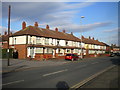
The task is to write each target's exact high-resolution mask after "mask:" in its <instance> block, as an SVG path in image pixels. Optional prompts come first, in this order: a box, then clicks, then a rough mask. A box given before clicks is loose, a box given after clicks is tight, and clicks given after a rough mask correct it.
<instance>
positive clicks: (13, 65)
mask: <svg viewBox="0 0 120 90" xmlns="http://www.w3.org/2000/svg"><path fill="white" fill-rule="evenodd" d="M99 58H100V57H99ZM94 59H95V58H84V59H82V60H81V59H80V60H79V61H81V62H85V61H87V60H94ZM79 61H78V62H79ZM0 62H1V63H2V64H0V68H2V70H0V73H1V72H2V73H8V72H14V71H19V70H26V69H31V68H38V67H45V66H55V65H56V66H57V65H63V64H66V63H70V62H71V61H69V60H65V59H50V60H45V61H43V60H41V61H39V60H25V59H10V60H9V63H10V65H9V66H8V65H7V62H8V60H7V59H0ZM74 62H77V61H74Z"/></svg>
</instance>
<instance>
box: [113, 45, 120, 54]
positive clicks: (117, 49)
mask: <svg viewBox="0 0 120 90" xmlns="http://www.w3.org/2000/svg"><path fill="white" fill-rule="evenodd" d="M111 52H113V53H120V47H119V46H117V45H116V44H111Z"/></svg>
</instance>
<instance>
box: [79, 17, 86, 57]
mask: <svg viewBox="0 0 120 90" xmlns="http://www.w3.org/2000/svg"><path fill="white" fill-rule="evenodd" d="M81 18H85V17H84V16H81ZM80 23H81V26H82V19H81V22H80ZM82 52H83V51H82V29H81V59H82V58H83V55H82Z"/></svg>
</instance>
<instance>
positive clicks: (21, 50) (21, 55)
mask: <svg viewBox="0 0 120 90" xmlns="http://www.w3.org/2000/svg"><path fill="white" fill-rule="evenodd" d="M14 48H15V49H17V50H18V59H26V56H27V50H26V45H14Z"/></svg>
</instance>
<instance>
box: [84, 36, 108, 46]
mask: <svg viewBox="0 0 120 90" xmlns="http://www.w3.org/2000/svg"><path fill="white" fill-rule="evenodd" d="M82 41H83V42H84V43H86V44H94V45H101V46H106V45H107V44H105V43H103V42H99V41H98V40H94V39H90V38H85V37H83V38H82Z"/></svg>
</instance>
